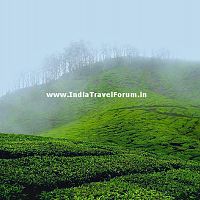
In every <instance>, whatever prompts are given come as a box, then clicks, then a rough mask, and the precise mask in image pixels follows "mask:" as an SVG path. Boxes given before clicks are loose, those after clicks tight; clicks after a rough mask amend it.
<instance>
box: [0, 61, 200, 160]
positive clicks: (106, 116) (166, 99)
mask: <svg viewBox="0 0 200 200" xmlns="http://www.w3.org/2000/svg"><path fill="white" fill-rule="evenodd" d="M199 75H200V65H199V64H198V63H192V62H183V61H170V60H169V61H167V60H159V59H150V58H138V59H135V60H134V62H132V63H131V64H128V63H127V62H126V60H124V59H121V60H115V61H112V63H111V62H107V63H106V62H103V63H96V64H95V65H94V66H93V68H92V70H90V71H84V70H83V71H77V72H73V73H69V74H66V75H64V76H63V77H61V78H60V79H58V80H56V81H52V82H50V83H49V84H46V85H41V86H36V87H31V88H26V89H22V90H18V91H16V92H15V93H12V94H10V95H7V96H5V97H3V98H1V103H0V111H1V112H0V129H1V132H15V133H26V134H40V135H45V136H46V135H47V136H51V137H64V138H70V139H74V140H85V141H94V142H96V141H98V142H103V143H112V144H116V145H121V146H126V147H131V148H132V147H137V148H146V149H148V150H151V151H156V152H164V153H165V154H166V153H167V154H174V153H175V154H177V155H179V154H181V152H183V151H184V152H185V153H184V156H186V157H188V158H190V159H199V155H198V151H199V131H200V121H199V120H200V109H199V108H200V101H199V99H200V87H199V85H200V79H199ZM67 91H77V92H78V91H95V92H110V91H118V92H140V91H142V92H146V93H147V98H67V99H66V98H46V92H67Z"/></svg>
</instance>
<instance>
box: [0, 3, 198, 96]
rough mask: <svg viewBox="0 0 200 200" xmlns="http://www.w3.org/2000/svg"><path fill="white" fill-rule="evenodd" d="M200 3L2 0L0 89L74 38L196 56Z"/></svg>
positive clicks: (97, 43) (99, 43)
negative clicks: (161, 49)
mask: <svg viewBox="0 0 200 200" xmlns="http://www.w3.org/2000/svg"><path fill="white" fill-rule="evenodd" d="M199 6H200V3H199V1H198V0H190V1H189V0H177V1H173V0H162V1H160V0H152V1H148V0H118V1H115V0H109V1H106V0H101V1H100V0H95V1H94V0H84V1H82V0H43V1H40V0H29V1H26V0H18V1H12V0H2V1H1V2H0V26H1V32H0V44H1V45H0V55H1V59H0V93H2V92H4V91H6V90H8V89H10V88H12V87H13V86H14V84H15V81H16V80H17V79H18V77H19V76H20V74H22V73H25V72H28V71H34V70H38V69H40V68H41V67H42V65H43V60H44V58H45V57H46V56H48V55H50V54H52V53H57V52H61V51H62V50H63V48H64V47H66V46H67V45H68V44H69V43H70V42H72V41H79V40H84V41H89V42H90V43H91V44H93V45H94V46H97V47H99V46H101V45H102V44H110V45H122V44H130V45H133V46H135V47H136V48H138V49H140V50H141V51H142V52H144V53H145V54H146V55H148V54H150V53H151V52H152V50H155V49H160V48H165V49H168V50H169V51H170V52H171V54H172V55H174V56H175V57H178V58H182V59H188V60H199V52H200V40H199V35H200V28H199V26H198V24H199V22H198V21H199V19H200V13H199Z"/></svg>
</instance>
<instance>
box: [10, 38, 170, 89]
mask: <svg viewBox="0 0 200 200" xmlns="http://www.w3.org/2000/svg"><path fill="white" fill-rule="evenodd" d="M138 57H145V55H142V53H141V52H139V50H138V49H136V48H135V47H133V46H131V45H124V46H120V47H119V46H118V47H111V46H108V45H103V47H102V48H101V49H95V48H93V47H91V46H90V45H89V44H88V43H86V42H84V41H79V42H72V43H71V44H70V45H69V46H68V47H67V48H65V49H64V51H63V52H62V53H58V54H53V55H51V56H48V57H47V58H46V59H45V60H44V64H43V67H42V69H41V70H40V71H37V72H29V73H26V74H22V75H21V76H20V78H19V80H18V81H17V84H16V85H15V88H14V89H13V90H17V89H22V88H27V87H32V86H36V85H41V84H46V83H49V82H50V81H53V80H57V79H58V78H60V77H61V76H63V75H64V74H67V73H72V72H75V71H78V70H85V69H87V70H90V69H92V68H93V67H94V64H95V63H98V62H105V61H110V60H115V61H117V60H119V59H121V58H123V59H126V61H128V62H130V63H131V62H132V61H133V60H134V59H135V58H138ZM151 57H152V58H159V59H163V60H164V59H170V54H169V51H167V50H165V49H161V50H158V51H154V52H152V55H151Z"/></svg>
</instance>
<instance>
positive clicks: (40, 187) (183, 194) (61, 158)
mask: <svg viewBox="0 0 200 200" xmlns="http://www.w3.org/2000/svg"><path fill="white" fill-rule="evenodd" d="M0 136H1V144H2V145H1V149H0V152H1V170H0V171H1V189H0V192H1V198H2V199H198V196H199V195H200V194H199V192H200V190H199V188H200V187H199V186H200V176H199V172H200V165H199V163H198V162H194V161H189V162H187V161H184V160H179V159H175V158H174V159H164V158H163V159H162V158H159V157H158V156H155V155H154V156H153V155H151V154H149V153H145V152H142V151H133V150H132V151H130V150H125V149H122V148H121V149H120V148H117V147H111V146H103V145H101V146H99V145H95V144H94V143H88V144H86V143H79V144H77V143H74V142H72V141H68V140H66V139H52V138H42V137H39V136H25V135H10V134H9V135H8V134H1V135H0Z"/></svg>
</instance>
